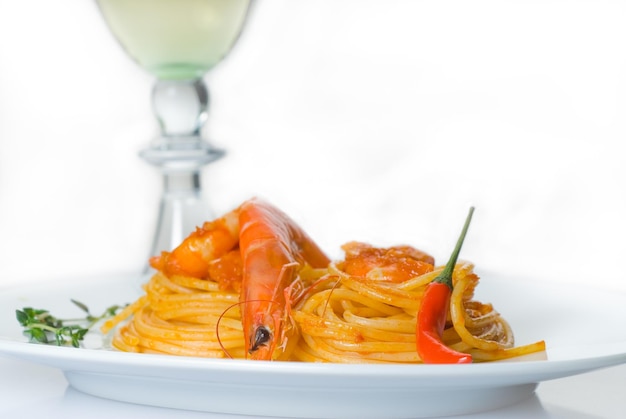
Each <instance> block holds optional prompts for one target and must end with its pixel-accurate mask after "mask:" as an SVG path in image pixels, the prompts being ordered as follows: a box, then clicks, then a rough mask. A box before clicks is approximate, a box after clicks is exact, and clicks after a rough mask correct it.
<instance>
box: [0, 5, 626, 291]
mask: <svg viewBox="0 0 626 419" xmlns="http://www.w3.org/2000/svg"><path fill="white" fill-rule="evenodd" d="M625 22H626V2H625V1H617V0H615V1H608V0H588V1H587V0H578V1H577V0H563V1H555V0H552V1H551V0H535V1H531V0H517V1H506V0H493V1H477V0H474V1H436V0H431V1H402V0H391V1H389V0H385V1H383V0H367V1H365V0H362V1H356V0H297V1H295V0H291V1H289V0H260V1H259V2H258V4H257V7H256V9H255V10H254V14H253V15H252V16H251V20H250V22H249V23H250V24H249V26H248V27H247V28H246V32H245V34H244V36H243V37H242V38H241V40H240V42H239V43H238V45H237V46H236V48H235V49H234V50H233V52H232V54H231V55H230V56H229V57H228V58H227V59H226V60H225V61H224V62H223V63H222V64H220V65H219V66H218V67H217V68H216V69H215V71H213V72H212V73H211V74H209V75H208V76H207V77H206V80H207V82H208V84H209V86H210V89H211V93H212V109H211V115H210V119H209V123H208V126H207V130H206V131H207V132H206V134H207V137H208V138H210V139H211V141H212V143H213V144H215V145H216V146H218V147H221V148H224V149H226V151H227V153H228V154H227V156H226V157H225V158H224V159H222V160H220V161H219V162H217V163H214V164H212V165H210V166H208V167H207V169H206V170H205V171H204V172H203V174H204V179H203V181H204V188H205V191H206V199H207V201H208V202H209V204H210V205H211V207H212V208H213V210H214V211H215V213H216V214H222V213H223V212H225V211H227V210H229V209H232V208H233V207H235V206H236V205H238V204H239V203H240V202H241V201H243V200H244V199H247V198H249V197H251V196H255V195H256V196H261V197H264V198H266V199H268V200H269V201H271V202H273V203H275V204H276V205H278V206H279V207H281V208H283V209H284V210H285V211H286V212H287V213H289V214H290V215H291V216H292V217H293V218H294V219H296V220H297V221H298V222H300V224H301V225H302V226H303V227H304V228H305V229H306V230H307V231H308V232H309V233H310V235H311V236H313V237H314V238H315V239H316V240H317V241H318V242H319V243H320V244H321V245H322V247H323V248H324V249H326V250H327V252H328V253H329V254H331V255H332V256H333V257H339V256H341V251H340V248H339V246H340V245H341V244H342V243H344V242H346V241H350V240H363V241H370V242H372V243H374V244H380V245H388V244H398V243H408V244H413V245H415V246H417V247H420V248H422V249H424V250H426V251H428V252H430V253H431V254H433V255H434V256H435V257H436V258H437V259H438V261H440V262H445V260H446V259H447V257H448V254H449V252H450V250H451V248H452V246H453V245H454V242H455V241H456V237H457V235H458V233H459V231H460V228H461V225H462V223H463V220H464V217H465V215H466V213H467V209H468V207H469V206H470V205H475V206H476V213H475V216H474V221H473V224H472V226H471V229H470V233H469V235H468V238H467V240H466V243H465V246H464V248H463V252H462V255H461V257H462V258H464V259H469V260H472V261H473V262H475V263H476V265H477V267H476V270H477V271H478V273H480V271H481V270H482V269H489V270H497V271H500V272H508V273H515V274H521V275H524V276H526V277H529V278H542V279H545V280H555V281H562V282H564V283H565V282H567V283H572V284H577V283H584V282H587V283H591V284H592V285H593V286H608V287H611V288H616V289H621V290H626V273H625V272H624V268H623V266H624V265H623V258H624V254H625V253H626V244H625V241H624V238H625V237H626V221H625V215H626V176H625V175H626V173H625V172H626V167H625V164H624V161H625V160H626V157H625V156H624V153H623V152H622V148H623V140H624V138H625V137H626V24H625ZM152 83H153V79H152V77H151V76H150V75H148V74H147V73H145V72H144V71H143V70H141V69H139V68H138V67H137V66H136V65H135V64H134V63H133V62H132V61H131V60H130V59H129V58H128V57H127V56H126V55H124V52H123V51H122V49H121V48H120V47H119V45H118V44H117V43H116V42H115V40H114V39H113V37H112V36H111V34H110V33H109V32H108V30H107V28H106V26H105V25H104V22H103V20H102V19H101V17H100V15H99V12H98V10H97V8H96V6H95V3H94V2H93V1H89V0H55V1H49V0H20V1H11V0H0V262H1V269H0V287H1V286H13V285H18V284H23V283H24V282H27V281H54V280H56V279H58V278H60V277H66V276H86V277H88V276H89V275H93V274H98V275H100V274H103V273H105V274H106V273H116V272H129V271H137V272H139V271H140V270H141V269H142V268H143V266H144V264H145V261H146V256H147V253H148V250H149V249H148V248H149V245H150V241H151V236H152V229H153V226H154V222H155V218H156V209H157V204H158V198H159V193H160V188H161V184H160V178H159V174H158V173H157V172H156V171H155V170H154V169H153V168H152V167H149V166H148V165H147V164H146V163H144V162H143V161H142V160H141V159H140V158H139V157H138V155H137V153H138V151H139V150H140V149H142V148H143V147H145V146H146V145H147V144H148V142H149V141H150V140H151V139H152V138H153V137H154V136H155V135H156V134H157V125H156V122H155V120H154V118H153V116H152V113H151V109H150V90H151V87H152Z"/></svg>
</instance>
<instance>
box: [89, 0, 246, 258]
mask: <svg viewBox="0 0 626 419" xmlns="http://www.w3.org/2000/svg"><path fill="white" fill-rule="evenodd" d="M96 1H97V4H98V6H99V8H100V11H101V13H102V16H103V17H104V20H105V21H106V23H107V25H108V27H109V29H110V30H111V32H112V33H113V35H114V36H115V37H116V38H117V40H118V42H119V43H120V44H121V46H122V47H123V48H124V50H125V51H126V53H127V54H128V55H129V56H130V57H131V58H132V59H134V61H136V62H137V63H138V64H139V65H140V66H141V67H142V68H144V69H145V70H147V71H148V72H150V73H151V74H152V75H154V76H155V77H156V82H155V84H154V86H153V89H152V109H153V111H154V114H155V116H156V118H157V120H158V122H159V125H160V128H161V133H160V136H159V137H158V138H156V139H155V140H154V141H152V143H151V144H150V145H149V146H148V147H146V148H145V149H143V150H142V151H141V152H140V155H141V157H142V158H143V159H144V160H145V161H147V162H148V163H150V164H152V165H154V166H156V167H158V168H159V169H160V171H161V173H162V175H163V191H162V196H161V201H160V207H159V213H158V219H157V227H156V232H155V235H154V238H153V242H152V246H151V250H150V255H156V254H158V253H159V252H160V251H162V250H171V249H172V248H174V247H175V246H176V245H177V244H179V243H180V242H181V241H182V240H183V239H184V238H185V237H186V236H187V235H188V234H189V233H190V232H191V231H192V230H193V229H194V228H195V226H197V225H200V224H201V223H202V222H203V221H204V220H206V219H208V218H209V217H211V212H210V210H209V208H208V205H207V204H206V203H205V201H204V200H203V198H202V187H201V182H200V180H201V176H200V172H201V168H202V167H203V166H204V165H206V164H208V163H210V162H212V161H215V160H216V159H218V158H220V157H222V155H223V154H224V152H223V151H222V150H219V149H216V148H214V147H212V146H211V145H210V144H209V143H208V142H207V141H206V140H205V139H203V138H202V128H203V125H204V122H205V120H206V118H207V111H208V105H209V93H208V89H207V86H206V84H205V82H204V80H203V77H204V75H205V74H206V73H207V72H208V71H209V70H211V69H212V68H213V67H214V66H215V65H216V64H217V63H219V62H220V61H221V60H222V59H223V58H224V57H225V56H226V55H227V54H228V52H229V51H230V50H231V48H232V47H233V45H234V44H235V43H236V41H237V39H238V38H239V35H240V34H241V31H242V29H243V27H244V25H245V22H246V20H247V17H248V14H249V10H250V7H251V3H252V0H96Z"/></svg>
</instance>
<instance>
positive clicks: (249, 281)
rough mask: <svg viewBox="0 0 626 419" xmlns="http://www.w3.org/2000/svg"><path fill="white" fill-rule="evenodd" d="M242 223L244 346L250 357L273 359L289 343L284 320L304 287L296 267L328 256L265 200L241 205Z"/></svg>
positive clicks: (324, 261)
mask: <svg viewBox="0 0 626 419" xmlns="http://www.w3.org/2000/svg"><path fill="white" fill-rule="evenodd" d="M239 227H240V234H239V248H240V249H241V256H242V259H243V282H242V287H241V297H240V301H241V303H242V304H243V313H242V321H243V330H244V337H245V341H246V351H247V352H248V353H249V354H250V356H251V358H252V359H261V360H270V359H272V358H273V355H274V350H275V349H276V348H277V347H279V346H280V347H282V348H283V349H284V347H285V345H286V344H287V339H288V338H287V328H286V327H285V320H286V317H287V315H288V312H289V308H290V307H291V305H292V304H293V303H294V302H295V301H296V300H297V299H298V298H299V297H301V296H302V295H303V293H304V290H305V285H304V284H303V283H302V280H301V279H300V277H299V276H298V272H299V271H300V269H301V268H302V267H304V266H305V265H306V264H308V265H310V266H311V267H313V268H325V267H327V266H328V264H329V263H330V259H328V257H327V256H326V255H325V254H324V253H323V252H322V250H320V248H319V247H318V246H317V244H315V243H314V242H313V240H311V238H310V237H309V236H308V235H307V234H306V233H305V232H304V231H303V230H302V229H301V228H300V227H299V226H298V225H297V224H296V223H295V222H294V221H292V220H291V219H290V218H289V217H288V216H287V215H286V214H284V213H283V212H282V211H280V210H279V209H278V208H276V207H274V206H272V205H270V204H268V203H266V202H264V201H261V200H258V199H253V200H250V201H246V202H244V203H243V204H242V205H241V207H240V213H239ZM279 343H280V344H279Z"/></svg>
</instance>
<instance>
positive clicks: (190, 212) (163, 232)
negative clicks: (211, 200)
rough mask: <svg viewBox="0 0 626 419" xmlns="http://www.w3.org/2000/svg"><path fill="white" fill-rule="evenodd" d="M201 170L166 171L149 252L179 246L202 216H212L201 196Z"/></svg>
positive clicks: (157, 252) (209, 217)
mask: <svg viewBox="0 0 626 419" xmlns="http://www.w3.org/2000/svg"><path fill="white" fill-rule="evenodd" d="M200 182H201V178H200V172H199V171H197V170H195V171H189V172H177V173H164V174H163V194H162V196H161V202H160V205H159V213H158V218H157V225H156V231H155V235H154V240H153V243H152V247H151V249H150V255H158V254H160V252H161V251H163V250H171V249H174V248H175V247H176V246H178V245H179V244H180V243H181V242H182V241H183V239H185V237H187V236H188V235H189V233H190V232H192V231H193V230H194V228H195V227H197V226H199V225H200V224H201V222H202V221H201V220H207V221H208V220H210V219H211V218H212V216H211V214H210V211H209V207H208V205H207V204H206V203H205V202H204V200H203V199H202V187H201V184H200Z"/></svg>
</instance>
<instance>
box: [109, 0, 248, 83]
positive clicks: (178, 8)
mask: <svg viewBox="0 0 626 419" xmlns="http://www.w3.org/2000/svg"><path fill="white" fill-rule="evenodd" d="M97 2H98V4H99V6H100V9H101V11H102V14H103V15H104V18H105V19H106V21H107V24H108V26H109V28H110V30H111V31H112V32H113V34H114V35H115V37H116V38H117V39H118V41H119V42H120V43H121V44H122V46H123V47H124V49H125V50H126V52H127V53H128V55H130V56H131V57H132V58H133V59H134V60H135V61H137V62H138V63H139V65H141V66H142V67H143V68H145V69H146V70H148V71H149V72H150V73H152V74H154V75H155V76H157V77H158V78H159V79H195V78H200V77H202V76H203V75H204V74H205V73H206V72H207V71H208V70H210V69H211V68H212V67H213V66H215V65H216V64H217V63H218V62H219V61H220V60H221V59H222V58H224V56H225V55H226V54H227V53H228V51H229V50H230V49H231V47H232V46H233V44H234V43H235V41H236V40H237V38H238V36H239V34H240V32H241V30H242V28H243V24H244V21H245V19H246V15H247V13H248V8H249V6H250V0H97Z"/></svg>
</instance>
